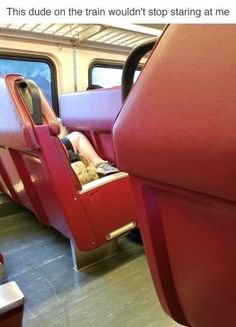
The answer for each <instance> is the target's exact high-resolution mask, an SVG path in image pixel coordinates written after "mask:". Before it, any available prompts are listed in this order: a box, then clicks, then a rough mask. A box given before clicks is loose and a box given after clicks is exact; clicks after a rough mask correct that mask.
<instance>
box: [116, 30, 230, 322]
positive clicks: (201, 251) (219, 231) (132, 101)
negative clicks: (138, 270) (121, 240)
mask: <svg viewBox="0 0 236 327" xmlns="http://www.w3.org/2000/svg"><path fill="white" fill-rule="evenodd" d="M235 37H236V26H235V25H170V26H168V27H167V29H166V30H165V32H164V34H163V35H162V37H161V38H160V39H159V41H158V43H157V45H156V48H155V50H154V51H153V53H152V55H151V57H150V58H149V60H148V62H147V63H146V65H145V67H144V69H143V71H142V73H141V75H140V77H139V78H138V81H137V82H136V84H135V85H134V87H133V89H132V91H131V93H130V95H129V96H128V98H127V101H126V102H125V105H124V107H123V108H122V110H121V112H120V114H119V116H118V118H117V121H116V123H115V125H114V128H113V134H114V147H115V154H116V162H117V165H118V167H119V168H120V169H123V170H125V171H127V172H129V173H130V175H131V180H132V181H133V187H134V190H135V196H136V200H137V203H138V205H137V206H138V210H139V222H140V224H141V228H142V233H143V238H144V243H145V247H146V252H147V255H148V259H149V265H150V268H151V271H152V276H153V279H154V282H155V286H156V289H157V293H158V295H159V297H160V300H161V303H162V305H163V307H164V309H165V311H166V312H167V313H168V314H170V315H171V316H172V317H173V318H174V319H175V320H177V321H178V322H179V323H182V324H184V325H187V326H194V327H203V326H206V327H209V326H214V327H215V326H223V325H227V326H233V325H235V324H236V314H235V309H234V308H235V304H236V295H235V292H234V290H235V288H236V282H235V280H236V279H235V275H236V264H235V262H234V261H235V260H234V249H235V246H236V220H235V216H236V207H235V200H236V183H235V181H236V180H235V179H236V174H235V167H236V124H235V122H236V110H235V106H236V93H235V72H236V61H235V54H236V45H235V41H234V40H235ZM150 81H151V82H150ZM131 122H132V130H131V128H130V123H131ZM226 321H227V323H226Z"/></svg>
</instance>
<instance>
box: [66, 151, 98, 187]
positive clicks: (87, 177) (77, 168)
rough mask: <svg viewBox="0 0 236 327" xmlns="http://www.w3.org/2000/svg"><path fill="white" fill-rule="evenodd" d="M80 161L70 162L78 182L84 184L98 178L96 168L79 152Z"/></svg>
mask: <svg viewBox="0 0 236 327" xmlns="http://www.w3.org/2000/svg"><path fill="white" fill-rule="evenodd" d="M79 156H80V159H81V161H76V162H73V163H72V164H71V166H72V168H73V170H74V172H75V173H76V175H77V177H78V179H79V181H80V183H81V184H82V185H83V184H86V183H89V182H92V181H94V180H96V179H98V178H99V177H98V174H97V172H96V168H95V167H94V165H93V164H92V163H91V161H90V160H89V159H88V158H87V157H86V156H85V155H83V154H80V155H79Z"/></svg>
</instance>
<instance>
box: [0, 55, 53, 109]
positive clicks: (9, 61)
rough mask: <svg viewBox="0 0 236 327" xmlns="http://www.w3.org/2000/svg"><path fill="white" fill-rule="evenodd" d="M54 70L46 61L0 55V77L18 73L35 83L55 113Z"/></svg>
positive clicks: (50, 63)
mask: <svg viewBox="0 0 236 327" xmlns="http://www.w3.org/2000/svg"><path fill="white" fill-rule="evenodd" d="M54 70H55V68H54V67H53V65H52V62H50V61H48V60H46V59H41V60H40V59H39V58H37V59H35V58H25V57H24V58H22V57H15V56H14V57H10V56H9V57H8V56H6V55H4V56H2V55H0V76H3V75H5V74H9V73H18V74H22V75H24V76H25V77H26V78H28V79H32V80H33V81H35V82H36V83H37V84H38V86H39V87H40V88H41V90H42V92H43V93H44V95H45V96H46V98H47V100H48V102H49V103H50V105H51V106H52V107H53V109H54V110H55V112H56V113H57V112H58V100H57V87H56V79H55V73H54Z"/></svg>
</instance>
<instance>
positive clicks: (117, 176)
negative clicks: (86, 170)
mask: <svg viewBox="0 0 236 327" xmlns="http://www.w3.org/2000/svg"><path fill="white" fill-rule="evenodd" d="M128 176H129V175H128V174H127V173H124V172H119V173H115V174H112V175H108V176H105V177H101V178H99V179H96V180H95V181H92V182H90V183H87V184H84V185H83V187H82V190H81V191H80V192H79V194H84V193H87V192H89V191H91V190H94V189H96V188H98V187H100V186H103V185H105V184H108V183H111V182H114V181H116V180H118V179H121V178H125V177H128Z"/></svg>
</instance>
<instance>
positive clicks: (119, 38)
mask: <svg viewBox="0 0 236 327" xmlns="http://www.w3.org/2000/svg"><path fill="white" fill-rule="evenodd" d="M163 27H164V25H155V28H153V27H147V26H141V25H135V24H122V26H121V25H118V24H116V25H99V24H96V25H92V24H15V23H14V24H0V36H9V35H10V33H12V31H14V37H16V38H24V39H36V40H42V39H43V40H45V41H49V42H57V43H58V42H59V43H62V44H71V43H73V44H76V45H80V46H90V47H91V46H94V47H96V46H99V45H101V44H103V45H104V44H105V45H110V46H116V47H121V48H129V49H130V48H133V47H135V46H137V45H138V44H140V43H142V42H147V41H149V40H150V39H152V38H153V37H157V36H160V35H161V33H162V29H163Z"/></svg>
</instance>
